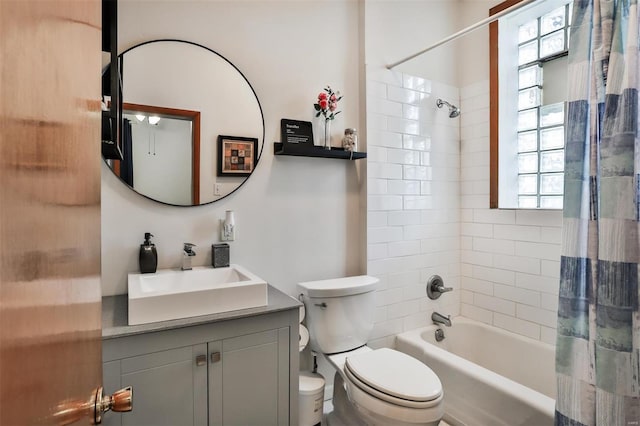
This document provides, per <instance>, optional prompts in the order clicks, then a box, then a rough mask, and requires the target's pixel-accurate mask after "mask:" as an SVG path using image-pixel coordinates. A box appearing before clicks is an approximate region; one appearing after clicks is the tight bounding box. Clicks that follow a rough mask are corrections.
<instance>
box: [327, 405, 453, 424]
mask: <svg viewBox="0 0 640 426" xmlns="http://www.w3.org/2000/svg"><path fill="white" fill-rule="evenodd" d="M322 411H323V413H324V416H326V415H327V414H329V413H330V412H332V411H333V404H332V403H331V400H330V399H329V400H326V401H325V402H324V406H323V407H322ZM324 416H323V419H322V424H325V423H326V422H325V420H324ZM438 426H451V425H449V423H447V422H445V421H444V420H440V423H438Z"/></svg>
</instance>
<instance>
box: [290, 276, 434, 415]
mask: <svg viewBox="0 0 640 426" xmlns="http://www.w3.org/2000/svg"><path fill="white" fill-rule="evenodd" d="M377 284H378V279H377V278H374V277H370V276H366V275H361V276H356V277H347V278H338V279H331V280H322V281H309V282H304V283H300V284H298V288H299V290H300V292H301V293H302V299H303V302H304V304H305V307H306V311H307V327H308V329H309V335H310V342H311V348H312V349H313V350H314V351H316V352H319V353H322V354H324V356H325V357H326V358H327V359H328V360H329V362H330V363H331V365H333V366H334V367H335V368H336V370H337V372H336V375H335V378H334V391H333V406H334V412H335V417H334V418H335V419H337V420H338V422H337V423H340V422H342V423H344V424H367V425H437V424H438V423H439V421H440V419H441V418H442V416H443V415H444V408H443V393H442V384H441V383H440V379H438V376H436V374H435V373H434V372H433V371H432V370H431V369H430V368H429V367H427V366H426V365H424V364H423V363H421V362H420V361H418V360H417V359H415V358H413V357H411V356H409V355H406V354H404V353H402V352H398V351H395V350H393V349H388V348H383V349H375V350H374V349H371V348H369V347H368V346H366V342H367V339H368V338H369V334H370V333H371V330H372V329H373V322H374V311H375V305H376V304H375V296H374V294H375V288H376V286H377ZM334 418H332V419H331V420H332V424H333V423H335V421H334Z"/></svg>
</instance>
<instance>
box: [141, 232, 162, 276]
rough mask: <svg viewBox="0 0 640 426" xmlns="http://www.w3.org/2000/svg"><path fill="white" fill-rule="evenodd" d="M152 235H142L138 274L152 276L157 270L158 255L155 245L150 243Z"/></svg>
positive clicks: (146, 233) (147, 233)
mask: <svg viewBox="0 0 640 426" xmlns="http://www.w3.org/2000/svg"><path fill="white" fill-rule="evenodd" d="M151 237H153V235H152V234H151V233H149V232H145V234H144V243H143V244H140V257H139V258H138V261H139V262H140V272H141V273H143V274H153V273H154V272H156V269H158V253H157V252H156V245H155V244H153V243H152V242H151Z"/></svg>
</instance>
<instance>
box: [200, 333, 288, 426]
mask: <svg viewBox="0 0 640 426" xmlns="http://www.w3.org/2000/svg"><path fill="white" fill-rule="evenodd" d="M218 354H219V357H218ZM218 358H219V360H218ZM209 360H210V364H209V424H210V425H225V426H233V425H256V426H257V425H259V426H267V425H286V424H288V423H289V328H288V327H285V328H281V329H277V330H268V331H263V332H260V333H253V334H248V335H244V336H239V337H234V338H229V339H225V340H220V341H216V342H210V343H209Z"/></svg>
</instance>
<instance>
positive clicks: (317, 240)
mask: <svg viewBox="0 0 640 426" xmlns="http://www.w3.org/2000/svg"><path fill="white" fill-rule="evenodd" d="M118 6H119V23H118V25H119V28H118V38H119V46H120V51H122V50H124V49H125V48H127V47H130V46H132V45H135V44H137V43H140V42H143V41H147V40H152V39H158V38H178V39H184V40H189V41H194V42H197V43H200V44H202V45H205V46H207V47H209V48H211V49H213V50H215V51H217V52H219V53H220V54H222V55H223V56H225V57H226V58H227V59H229V60H230V61H231V62H233V63H234V64H235V65H236V66H237V67H238V68H239V69H240V70H241V71H242V72H243V73H244V75H245V76H246V77H247V79H248V80H249V81H250V82H251V84H252V85H253V88H254V89H255V91H256V93H257V96H258V98H259V99H260V102H261V104H262V108H263V110H264V115H265V124H266V140H265V146H264V151H263V156H262V158H261V160H260V163H259V164H258V167H257V169H256V171H255V173H254V175H253V176H252V177H251V178H250V179H249V180H248V181H247V183H246V184H245V185H244V186H243V187H242V188H241V189H240V190H239V191H238V192H236V193H235V194H233V195H231V196H230V197H228V198H226V199H224V200H222V201H218V202H216V203H213V204H211V205H205V206H200V207H190V208H179V207H171V206H166V205H162V204H159V203H155V202H152V201H149V200H147V199H145V198H143V197H141V196H139V195H138V194H135V193H134V192H133V191H131V190H130V189H128V188H126V187H125V186H124V185H122V184H121V183H120V181H119V180H118V179H117V178H116V177H115V176H113V174H112V173H111V171H110V170H109V169H108V168H107V167H106V166H103V168H102V286H103V294H104V295H113V294H123V293H126V291H127V288H126V280H127V273H129V272H137V271H138V249H139V245H140V244H141V243H142V240H143V236H144V232H152V233H153V234H154V235H155V236H156V237H155V243H156V244H157V248H158V255H159V265H158V267H159V268H173V267H178V266H179V265H180V262H181V252H182V243H183V242H191V243H195V244H197V246H198V247H197V248H196V251H197V253H198V255H197V256H196V258H195V260H194V265H208V264H210V262H211V248H210V245H211V244H212V243H215V242H217V241H218V235H219V229H218V228H219V224H218V222H219V219H221V218H223V217H224V211H225V210H227V209H233V210H234V211H235V212H236V223H237V227H238V234H237V240H236V241H235V242H233V243H231V261H232V262H236V263H240V264H243V265H245V266H247V267H248V268H249V269H250V270H252V271H254V272H255V273H257V274H258V275H260V276H261V277H263V278H265V279H266V280H268V281H269V282H270V283H271V284H273V285H274V286H276V287H278V288H279V289H281V290H283V291H285V292H287V293H289V294H291V295H294V294H296V289H295V285H296V283H297V282H300V281H307V280H315V279H323V278H331V277H339V276H346V275H355V274H359V273H363V272H364V271H365V266H364V253H365V248H364V244H365V235H364V232H363V231H362V223H363V221H365V220H366V215H365V211H364V210H363V209H362V208H361V204H364V202H363V201H362V200H361V199H360V197H361V192H360V191H361V187H362V186H363V185H364V182H363V177H362V176H361V174H362V173H363V170H360V169H361V168H363V167H364V166H363V165H360V164H358V163H357V162H348V161H342V160H327V159H315V158H300V157H274V156H273V142H274V141H277V140H279V135H280V128H279V126H280V119H281V118H292V119H301V120H311V119H312V110H313V102H314V100H315V99H316V96H317V94H318V92H319V91H320V90H322V88H323V87H324V86H325V85H326V84H331V85H332V87H334V88H336V89H340V90H341V92H342V93H343V94H344V99H343V100H342V101H341V105H340V109H341V110H342V111H343V112H342V114H340V115H339V116H338V118H337V119H336V120H335V122H334V123H333V131H334V132H335V137H336V139H339V134H341V133H342V132H343V129H344V128H345V127H357V128H361V127H362V126H361V125H360V122H361V119H360V110H359V102H360V97H361V93H360V92H359V90H360V89H359V82H360V80H359V64H358V58H359V57H360V50H359V39H358V36H359V29H358V22H359V10H358V7H359V6H358V3H357V2H353V1H347V0H345V1H330V2H311V1H303V0H298V1H269V2H265V1H255V2H252V1H242V2H240V1H210V2H201V1H172V2H164V1H157V2H153V7H150V3H149V2H148V1H120V2H119V3H118Z"/></svg>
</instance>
